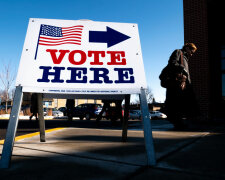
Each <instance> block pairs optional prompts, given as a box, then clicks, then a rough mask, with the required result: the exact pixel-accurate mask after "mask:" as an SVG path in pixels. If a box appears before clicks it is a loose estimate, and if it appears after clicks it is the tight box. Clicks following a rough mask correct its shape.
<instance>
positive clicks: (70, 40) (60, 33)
mask: <svg viewBox="0 0 225 180" xmlns="http://www.w3.org/2000/svg"><path fill="white" fill-rule="evenodd" d="M83 27H84V26H82V25H76V26H71V27H56V26H50V25H45V24H41V28H40V33H39V38H38V43H37V49H36V53H35V59H36V57H37V51H38V45H43V46H57V45H62V44H75V45H81V36H82V31H83Z"/></svg>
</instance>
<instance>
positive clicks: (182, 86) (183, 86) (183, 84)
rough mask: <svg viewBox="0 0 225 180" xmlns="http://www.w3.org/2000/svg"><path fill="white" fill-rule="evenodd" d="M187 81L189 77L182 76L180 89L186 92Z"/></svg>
mask: <svg viewBox="0 0 225 180" xmlns="http://www.w3.org/2000/svg"><path fill="white" fill-rule="evenodd" d="M186 80H187V76H185V75H182V78H181V84H180V87H181V89H182V90H184V89H185V88H186Z"/></svg>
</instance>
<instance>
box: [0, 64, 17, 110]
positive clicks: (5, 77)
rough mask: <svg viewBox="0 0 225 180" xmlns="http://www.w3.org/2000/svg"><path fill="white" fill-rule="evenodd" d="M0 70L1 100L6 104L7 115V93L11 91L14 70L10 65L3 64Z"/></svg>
mask: <svg viewBox="0 0 225 180" xmlns="http://www.w3.org/2000/svg"><path fill="white" fill-rule="evenodd" d="M2 67H3V68H2V70H1V72H0V82H1V83H2V85H3V86H2V92H3V93H1V95H2V99H3V100H5V103H6V113H7V111H8V110H7V105H8V101H9V98H10V96H9V93H10V91H11V88H12V85H13V83H14V80H15V70H14V69H13V68H12V66H11V63H10V62H9V63H7V64H3V66H2Z"/></svg>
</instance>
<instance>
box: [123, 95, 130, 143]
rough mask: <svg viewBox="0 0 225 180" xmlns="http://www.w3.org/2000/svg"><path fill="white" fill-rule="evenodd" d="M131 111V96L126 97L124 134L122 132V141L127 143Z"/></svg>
mask: <svg viewBox="0 0 225 180" xmlns="http://www.w3.org/2000/svg"><path fill="white" fill-rule="evenodd" d="M129 110H130V94H129V95H125V109H124V118H123V132H122V141H123V142H126V141H127V128H128V117H129Z"/></svg>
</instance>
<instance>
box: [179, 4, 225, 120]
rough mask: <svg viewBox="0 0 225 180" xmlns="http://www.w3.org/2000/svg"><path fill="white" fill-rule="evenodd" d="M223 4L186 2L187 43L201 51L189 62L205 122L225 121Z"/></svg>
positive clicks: (224, 15)
mask: <svg viewBox="0 0 225 180" xmlns="http://www.w3.org/2000/svg"><path fill="white" fill-rule="evenodd" d="M224 4H225V2H224V1H223V0H183V13H184V42H185V43H186V42H193V43H195V44H196V46H197V48H198V50H197V52H196V53H195V55H194V56H193V57H192V59H191V60H190V62H189V68H190V72H191V79H192V84H193V87H194V91H195V93H196V96H197V99H198V101H199V105H200V112H201V117H200V119H201V120H202V121H205V120H210V121H216V120H222V121H224V118H225V111H224V110H225V31H224V29H225V28H224V26H223V23H222V22H223V21H224V19H225V13H224V7H225V6H224Z"/></svg>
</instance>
